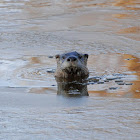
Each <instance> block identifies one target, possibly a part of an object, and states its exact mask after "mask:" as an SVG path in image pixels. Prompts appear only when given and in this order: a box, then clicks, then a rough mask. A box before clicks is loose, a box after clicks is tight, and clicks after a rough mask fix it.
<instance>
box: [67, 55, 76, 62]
mask: <svg viewBox="0 0 140 140" xmlns="http://www.w3.org/2000/svg"><path fill="white" fill-rule="evenodd" d="M67 61H68V62H74V61H77V58H76V57H74V56H70V57H68V58H67Z"/></svg>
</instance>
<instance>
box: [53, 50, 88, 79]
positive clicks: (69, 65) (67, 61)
mask: <svg viewBox="0 0 140 140" xmlns="http://www.w3.org/2000/svg"><path fill="white" fill-rule="evenodd" d="M55 57H56V60H57V70H56V73H55V76H56V77H64V78H72V77H81V78H83V77H87V76H88V74H89V72H88V69H87V59H88V54H81V53H77V52H69V53H64V54H61V55H56V56H55Z"/></svg>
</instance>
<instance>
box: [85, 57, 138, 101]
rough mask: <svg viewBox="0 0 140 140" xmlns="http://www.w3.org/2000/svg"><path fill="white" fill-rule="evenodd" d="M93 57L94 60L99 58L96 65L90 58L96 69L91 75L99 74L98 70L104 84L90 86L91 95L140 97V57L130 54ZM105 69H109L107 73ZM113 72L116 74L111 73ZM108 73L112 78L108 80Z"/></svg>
mask: <svg viewBox="0 0 140 140" xmlns="http://www.w3.org/2000/svg"><path fill="white" fill-rule="evenodd" d="M91 57H92V60H96V59H97V58H98V59H97V61H96V62H95V64H94V65H93V63H92V62H91V61H90V60H91V59H90V58H89V67H91V63H92V67H94V69H95V71H91V75H94V74H95V75H97V73H96V72H98V75H99V74H101V75H103V78H101V81H102V84H95V85H89V86H88V88H89V95H90V96H101V97H107V96H110V97H112V96H113V97H130V98H140V58H137V57H135V56H133V55H128V54H118V55H100V57H99V56H97V58H96V56H91ZM105 63H106V64H105ZM103 69H105V70H107V71H106V73H105V71H103ZM113 71H114V72H113ZM103 72H104V73H103ZM111 73H112V74H113V73H114V74H113V75H110V74H111ZM115 73H117V74H115ZM108 74H109V75H110V76H109V78H110V80H107V79H108V78H107V77H108V76H107V75H108ZM106 80H107V81H106Z"/></svg>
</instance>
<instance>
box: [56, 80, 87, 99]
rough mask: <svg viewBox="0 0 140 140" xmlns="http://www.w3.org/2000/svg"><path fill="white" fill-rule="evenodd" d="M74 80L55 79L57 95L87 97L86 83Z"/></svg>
mask: <svg viewBox="0 0 140 140" xmlns="http://www.w3.org/2000/svg"><path fill="white" fill-rule="evenodd" d="M74 80H75V81H74ZM74 80H71V79H67V80H66V79H60V78H56V81H57V95H63V96H67V97H81V96H88V91H87V85H86V83H85V82H82V81H81V80H79V79H78V80H77V79H74Z"/></svg>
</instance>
